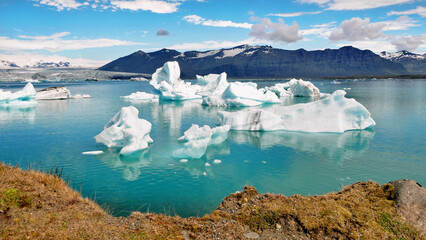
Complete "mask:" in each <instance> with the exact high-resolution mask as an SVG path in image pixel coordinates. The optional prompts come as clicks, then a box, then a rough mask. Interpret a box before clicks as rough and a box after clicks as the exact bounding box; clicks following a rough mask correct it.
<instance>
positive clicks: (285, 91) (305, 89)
mask: <svg viewBox="0 0 426 240" xmlns="http://www.w3.org/2000/svg"><path fill="white" fill-rule="evenodd" d="M265 89H266V90H269V91H272V92H274V93H275V94H276V95H278V96H279V97H280V98H283V97H291V96H294V97H320V96H321V93H320V90H319V89H318V88H317V87H315V85H314V84H313V83H311V82H309V81H304V80H302V79H295V78H293V79H291V80H290V81H288V82H286V83H277V84H275V85H274V86H271V87H265Z"/></svg>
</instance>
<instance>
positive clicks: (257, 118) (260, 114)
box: [218, 90, 376, 132]
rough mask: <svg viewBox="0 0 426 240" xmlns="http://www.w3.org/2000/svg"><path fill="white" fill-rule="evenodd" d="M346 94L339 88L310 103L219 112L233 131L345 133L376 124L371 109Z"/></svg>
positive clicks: (224, 123)
mask: <svg viewBox="0 0 426 240" xmlns="http://www.w3.org/2000/svg"><path fill="white" fill-rule="evenodd" d="M345 95H346V92H345V91H343V90H337V91H335V92H334V93H333V94H331V95H330V96H328V97H326V98H324V99H322V100H318V101H314V102H310V103H301V104H295V105H290V106H272V107H269V108H267V109H248V110H241V111H237V112H225V111H220V112H219V113H218V114H219V117H220V118H221V121H222V125H229V126H231V129H233V130H249V131H277V130H287V131H300V132H344V131H347V130H356V129H365V128H368V127H371V126H374V125H375V124H376V123H375V122H374V120H373V119H372V118H371V114H370V112H369V111H368V110H367V109H366V108H365V107H364V106H363V105H362V104H360V103H359V102H357V101H356V100H355V99H348V98H346V97H345Z"/></svg>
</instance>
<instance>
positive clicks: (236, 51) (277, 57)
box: [99, 45, 422, 78]
mask: <svg viewBox="0 0 426 240" xmlns="http://www.w3.org/2000/svg"><path fill="white" fill-rule="evenodd" d="M406 53H407V54H408V52H406ZM411 54H412V53H411ZM390 55H391V54H384V55H381V56H379V55H377V54H375V53H373V52H372V51H370V50H360V49H357V48H354V47H351V46H346V47H342V48H339V49H325V50H316V51H307V50H304V49H298V50H283V49H278V48H273V47H271V46H249V45H241V46H237V47H233V48H228V49H219V50H210V51H201V52H200V51H187V52H183V53H181V52H178V51H176V50H171V49H161V50H159V51H155V52H149V53H147V52H143V51H137V52H135V53H132V54H130V55H128V56H125V57H121V58H119V59H117V60H114V61H112V62H110V63H108V64H106V65H104V66H102V67H100V68H99V69H100V70H107V71H120V72H135V73H150V74H152V73H154V72H155V70H156V69H157V68H159V67H161V66H162V65H163V64H164V63H165V62H167V61H177V62H178V63H179V65H180V68H181V77H182V78H195V75H196V74H198V75H206V74H209V73H221V72H226V73H227V74H228V76H229V77H230V78H286V77H319V78H324V77H354V76H357V77H361V76H398V75H409V74H422V73H421V71H420V70H421V69H419V68H418V67H406V63H405V62H404V61H400V60H396V58H395V60H394V58H391V57H388V56H390ZM413 55H416V54H413ZM416 56H417V55H416ZM413 59H414V58H413ZM414 61H420V60H419V59H417V60H414ZM410 64H412V65H413V66H414V65H415V64H413V63H410ZM410 66H411V65H410ZM413 69H414V70H415V72H413V73H412V72H411V71H412V70H413Z"/></svg>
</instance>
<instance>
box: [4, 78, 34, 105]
mask: <svg viewBox="0 0 426 240" xmlns="http://www.w3.org/2000/svg"><path fill="white" fill-rule="evenodd" d="M35 97H36V91H35V89H34V86H33V85H32V84H31V83H27V85H25V87H24V88H23V89H22V90H20V91H17V92H14V93H12V92H10V91H3V90H1V89H0V106H2V107H31V106H34V105H36V104H37V102H36V101H34V98H35Z"/></svg>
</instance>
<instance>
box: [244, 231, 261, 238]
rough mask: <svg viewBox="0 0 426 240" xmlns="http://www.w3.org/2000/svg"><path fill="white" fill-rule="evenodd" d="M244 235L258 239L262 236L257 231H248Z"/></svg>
mask: <svg viewBox="0 0 426 240" xmlns="http://www.w3.org/2000/svg"><path fill="white" fill-rule="evenodd" d="M244 237H246V238H248V239H258V238H259V237H260V236H259V234H257V233H255V232H248V233H246V234H244Z"/></svg>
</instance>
